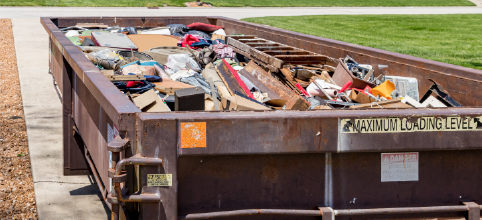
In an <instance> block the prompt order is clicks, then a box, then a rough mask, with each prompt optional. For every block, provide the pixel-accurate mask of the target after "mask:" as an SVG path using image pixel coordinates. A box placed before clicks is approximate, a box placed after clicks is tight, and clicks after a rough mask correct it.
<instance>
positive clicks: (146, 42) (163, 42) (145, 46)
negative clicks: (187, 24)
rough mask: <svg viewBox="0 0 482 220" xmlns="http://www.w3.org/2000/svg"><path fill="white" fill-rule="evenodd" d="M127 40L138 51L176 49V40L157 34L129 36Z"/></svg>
mask: <svg viewBox="0 0 482 220" xmlns="http://www.w3.org/2000/svg"><path fill="white" fill-rule="evenodd" d="M127 37H129V39H130V40H131V41H132V42H134V44H135V45H136V46H137V47H138V48H139V51H145V50H149V49H151V48H154V47H177V42H178V40H177V39H175V38H173V37H170V36H167V35H159V34H130V35H127Z"/></svg>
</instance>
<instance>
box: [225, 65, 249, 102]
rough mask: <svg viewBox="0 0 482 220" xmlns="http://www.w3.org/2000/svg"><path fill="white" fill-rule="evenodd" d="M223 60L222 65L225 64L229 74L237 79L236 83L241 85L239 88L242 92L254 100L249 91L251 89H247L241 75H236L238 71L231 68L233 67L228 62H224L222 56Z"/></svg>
mask: <svg viewBox="0 0 482 220" xmlns="http://www.w3.org/2000/svg"><path fill="white" fill-rule="evenodd" d="M223 62H224V65H226V66H227V67H228V70H229V72H231V74H233V76H234V78H235V79H236V81H238V84H239V86H241V88H242V89H243V91H244V93H246V96H248V97H249V98H252V99H254V100H256V99H255V98H254V96H253V94H252V93H251V91H249V89H248V87H247V86H246V84H244V82H243V80H241V77H239V75H238V72H237V71H236V70H235V69H233V67H231V65H229V64H228V62H226V60H224V58H223Z"/></svg>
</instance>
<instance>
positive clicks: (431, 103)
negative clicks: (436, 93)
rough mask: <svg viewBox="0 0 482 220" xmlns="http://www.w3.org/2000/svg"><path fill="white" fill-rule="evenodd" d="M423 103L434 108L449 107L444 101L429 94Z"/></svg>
mask: <svg viewBox="0 0 482 220" xmlns="http://www.w3.org/2000/svg"><path fill="white" fill-rule="evenodd" d="M422 105H424V106H427V107H432V108H445V107H447V106H446V105H445V104H444V103H443V102H441V101H440V100H438V99H437V98H435V97H433V96H429V97H428V98H427V100H425V101H424V102H423V103H422Z"/></svg>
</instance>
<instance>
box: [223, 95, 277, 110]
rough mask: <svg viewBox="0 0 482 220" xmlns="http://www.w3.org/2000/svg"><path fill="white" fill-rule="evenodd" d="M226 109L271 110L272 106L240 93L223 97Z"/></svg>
mask: <svg viewBox="0 0 482 220" xmlns="http://www.w3.org/2000/svg"><path fill="white" fill-rule="evenodd" d="M221 102H222V103H223V108H224V110H235V111H239V110H270V108H268V107H266V106H264V105H261V104H258V103H256V102H253V101H251V100H249V99H246V98H243V97H241V96H238V95H234V96H227V97H225V96H223V97H221Z"/></svg>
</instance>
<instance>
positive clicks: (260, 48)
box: [254, 46, 295, 51]
mask: <svg viewBox="0 0 482 220" xmlns="http://www.w3.org/2000/svg"><path fill="white" fill-rule="evenodd" d="M254 49H256V50H259V51H266V50H295V48H293V47H288V46H278V47H254Z"/></svg>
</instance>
